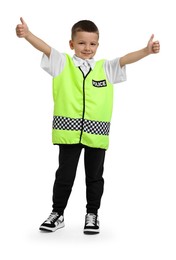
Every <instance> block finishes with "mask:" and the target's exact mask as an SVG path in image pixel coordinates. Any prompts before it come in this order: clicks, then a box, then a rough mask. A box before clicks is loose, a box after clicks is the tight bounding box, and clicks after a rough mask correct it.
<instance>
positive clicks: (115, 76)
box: [41, 48, 126, 84]
mask: <svg viewBox="0 0 176 260" xmlns="http://www.w3.org/2000/svg"><path fill="white" fill-rule="evenodd" d="M65 62H66V56H65V54H64V53H60V52H58V51H57V50H55V49H54V48H52V49H51V54H50V57H49V58H48V57H47V56H46V55H45V54H43V56H42V60H41V67H42V69H44V70H45V71H46V72H48V73H49V74H50V75H51V76H52V77H56V76H58V75H59V74H60V73H61V72H62V70H63V69H64V66H65ZM73 62H74V64H75V66H76V67H78V66H80V68H81V70H82V71H83V73H84V75H86V74H87V73H88V71H89V69H90V67H91V69H92V70H93V68H94V66H95V63H96V61H95V60H94V59H88V60H83V59H81V58H78V57H77V56H76V55H74V56H73ZM104 70H105V73H106V76H107V79H108V80H109V82H110V83H111V84H116V83H120V82H123V81H125V80H126V67H125V66H124V67H122V68H121V67H120V64H119V58H116V59H114V60H105V63H104Z"/></svg>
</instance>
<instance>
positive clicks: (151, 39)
mask: <svg viewBox="0 0 176 260" xmlns="http://www.w3.org/2000/svg"><path fill="white" fill-rule="evenodd" d="M153 39H154V34H152V35H151V37H150V40H149V42H152V41H153Z"/></svg>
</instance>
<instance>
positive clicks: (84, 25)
mask: <svg viewBox="0 0 176 260" xmlns="http://www.w3.org/2000/svg"><path fill="white" fill-rule="evenodd" d="M77 32H94V33H97V35H98V37H99V30H98V27H97V26H96V25H95V24H94V23H93V22H92V21H89V20H81V21H79V22H77V23H75V24H74V25H73V27H72V30H71V38H72V40H73V38H74V36H75V35H76V33H77Z"/></svg>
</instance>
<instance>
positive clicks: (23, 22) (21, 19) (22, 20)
mask: <svg viewBox="0 0 176 260" xmlns="http://www.w3.org/2000/svg"><path fill="white" fill-rule="evenodd" d="M20 21H21V23H22V24H23V25H25V24H26V23H25V21H24V19H23V17H20Z"/></svg>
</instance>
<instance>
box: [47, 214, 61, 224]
mask: <svg viewBox="0 0 176 260" xmlns="http://www.w3.org/2000/svg"><path fill="white" fill-rule="evenodd" d="M58 216H59V215H58V213H57V212H52V213H51V214H50V216H49V217H48V218H47V220H46V222H53V221H54V220H55V219H56V218H57V217H58Z"/></svg>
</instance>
